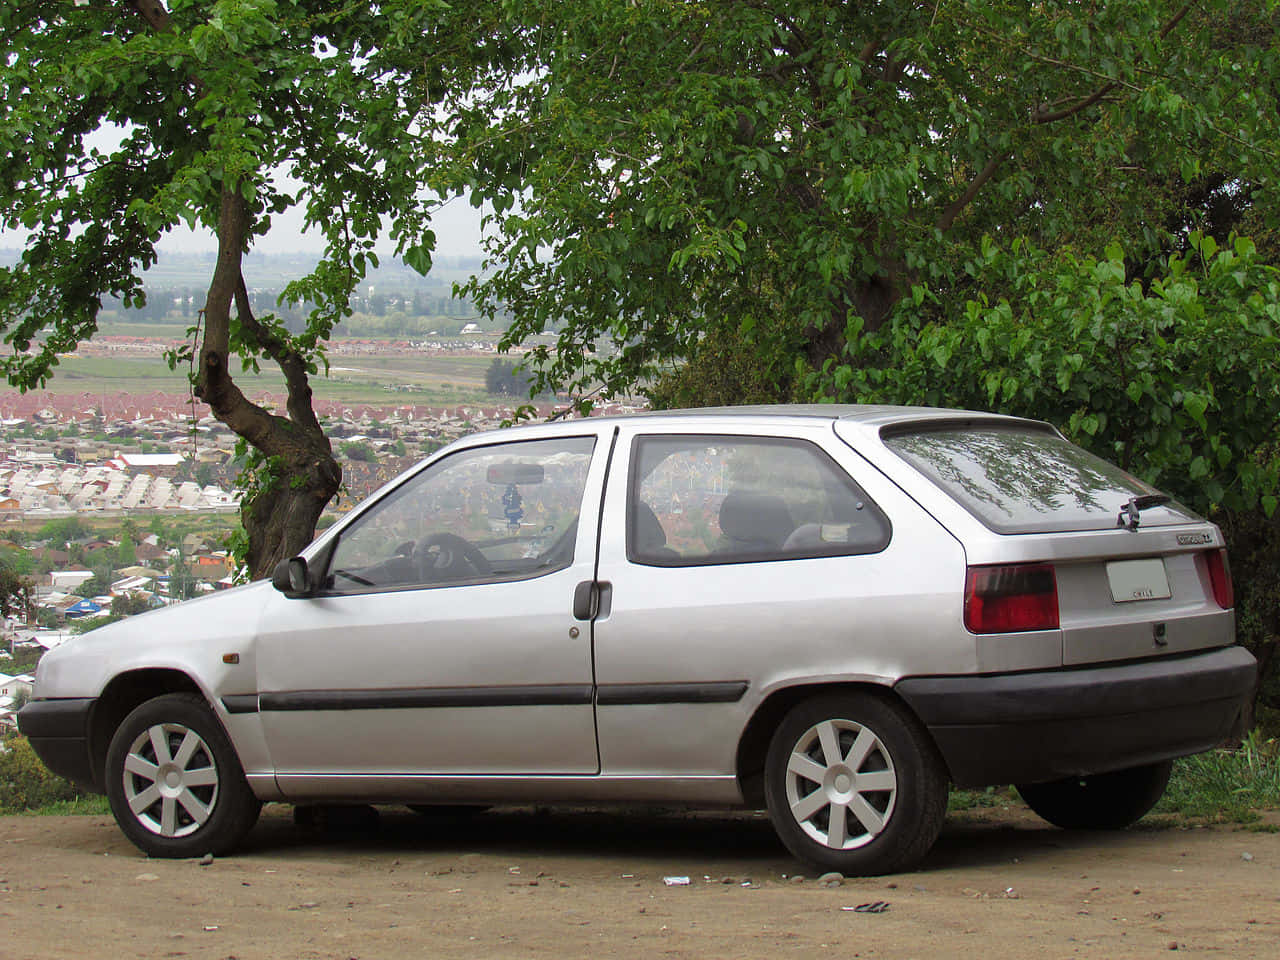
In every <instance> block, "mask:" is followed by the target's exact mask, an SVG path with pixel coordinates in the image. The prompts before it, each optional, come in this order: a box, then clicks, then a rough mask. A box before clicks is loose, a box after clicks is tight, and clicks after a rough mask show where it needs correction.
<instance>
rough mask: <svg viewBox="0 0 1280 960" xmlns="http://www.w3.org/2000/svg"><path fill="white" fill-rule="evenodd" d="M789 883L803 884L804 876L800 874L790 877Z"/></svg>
mask: <svg viewBox="0 0 1280 960" xmlns="http://www.w3.org/2000/svg"><path fill="white" fill-rule="evenodd" d="M790 882H791V883H804V876H803V875H802V874H799V873H797V874H796V875H795V876H794V877H792V878H791V880H790Z"/></svg>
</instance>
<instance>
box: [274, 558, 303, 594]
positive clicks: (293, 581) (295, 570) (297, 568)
mask: <svg viewBox="0 0 1280 960" xmlns="http://www.w3.org/2000/svg"><path fill="white" fill-rule="evenodd" d="M271 585H272V586H273V587H275V588H276V589H277V590H279V591H280V592H281V593H283V594H286V595H287V596H291V597H305V596H307V595H309V594H310V593H311V577H310V575H309V573H308V572H307V561H306V560H304V559H303V558H302V557H290V558H289V559H288V560H281V561H280V562H279V563H277V564H276V568H275V570H273V571H272V572H271Z"/></svg>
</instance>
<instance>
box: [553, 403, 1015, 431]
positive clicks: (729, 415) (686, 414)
mask: <svg viewBox="0 0 1280 960" xmlns="http://www.w3.org/2000/svg"><path fill="white" fill-rule="evenodd" d="M640 418H664V419H673V418H678V419H689V420H700V419H707V420H715V419H738V418H742V419H755V420H782V419H822V420H831V421H835V420H843V421H847V422H850V423H857V424H865V425H867V426H870V427H873V428H879V427H883V426H887V425H890V424H897V423H919V422H924V421H931V420H956V419H961V420H972V419H981V420H1001V421H1006V422H1009V423H1038V421H1034V420H1025V419H1022V418H1019V417H1011V416H1007V415H1005V414H999V413H986V412H984V411H981V410H963V409H948V408H944V407H911V406H893V405H889V404H872V403H778V404H757V405H747V406H740V407H692V408H688V409H680V410H642V411H638V412H636V413H630V414H625V415H621V416H605V417H590V418H587V419H589V420H591V421H592V422H597V423H599V422H610V421H618V422H627V421H634V420H636V419H640ZM571 422H572V421H571ZM576 422H581V421H576Z"/></svg>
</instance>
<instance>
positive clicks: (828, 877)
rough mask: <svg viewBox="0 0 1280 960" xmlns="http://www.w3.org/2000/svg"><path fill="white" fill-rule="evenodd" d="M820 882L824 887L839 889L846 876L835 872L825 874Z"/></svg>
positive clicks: (819, 879) (820, 878)
mask: <svg viewBox="0 0 1280 960" xmlns="http://www.w3.org/2000/svg"><path fill="white" fill-rule="evenodd" d="M818 882H819V883H820V884H822V885H823V886H824V887H838V886H841V885H842V884H843V883H844V874H843V873H836V872H835V871H834V870H833V871H831V872H830V873H824V874H823V875H822V876H820V877H819V878H818Z"/></svg>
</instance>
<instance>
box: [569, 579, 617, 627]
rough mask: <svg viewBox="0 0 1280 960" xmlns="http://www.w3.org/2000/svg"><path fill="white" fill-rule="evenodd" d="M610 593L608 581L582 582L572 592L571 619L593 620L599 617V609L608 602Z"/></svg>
mask: <svg viewBox="0 0 1280 960" xmlns="http://www.w3.org/2000/svg"><path fill="white" fill-rule="evenodd" d="M612 591H613V584H612V583H610V582H609V581H608V580H583V581H582V582H581V583H580V584H578V585H577V586H576V587H575V588H574V590H573V618H574V619H575V620H594V619H595V618H596V617H598V616H600V608H601V607H602V606H603V605H605V604H606V603H607V602H608V600H609V598H610V595H611V593H612ZM605 613H606V615H607V614H608V611H607V610H606V611H605Z"/></svg>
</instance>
